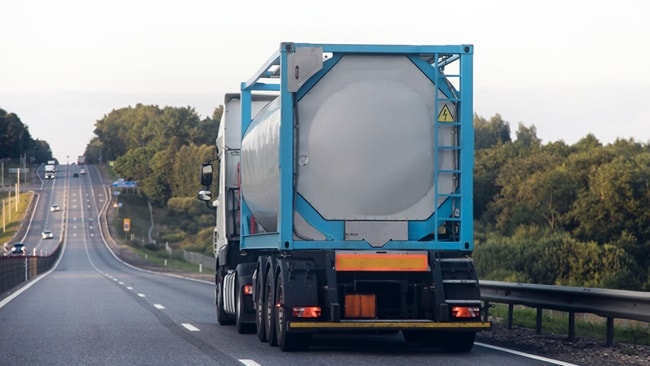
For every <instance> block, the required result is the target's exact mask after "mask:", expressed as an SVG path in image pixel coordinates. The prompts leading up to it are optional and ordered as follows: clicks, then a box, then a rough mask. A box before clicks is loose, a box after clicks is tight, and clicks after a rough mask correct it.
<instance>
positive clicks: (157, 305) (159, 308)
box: [153, 304, 165, 310]
mask: <svg viewBox="0 0 650 366" xmlns="http://www.w3.org/2000/svg"><path fill="white" fill-rule="evenodd" d="M153 307H155V308H156V309H158V310H164V309H165V307H164V306H162V305H160V304H153Z"/></svg>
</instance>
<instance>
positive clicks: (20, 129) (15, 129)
mask: <svg viewBox="0 0 650 366" xmlns="http://www.w3.org/2000/svg"><path fill="white" fill-rule="evenodd" d="M33 146H34V140H33V139H32V136H31V134H30V133H29V128H28V127H27V126H26V125H24V124H23V123H22V122H21V121H20V118H19V117H18V116H17V115H16V114H15V113H7V112H6V111H5V110H3V109H0V158H13V159H17V158H19V157H20V156H21V155H24V154H26V153H28V152H30V151H32V147H33Z"/></svg>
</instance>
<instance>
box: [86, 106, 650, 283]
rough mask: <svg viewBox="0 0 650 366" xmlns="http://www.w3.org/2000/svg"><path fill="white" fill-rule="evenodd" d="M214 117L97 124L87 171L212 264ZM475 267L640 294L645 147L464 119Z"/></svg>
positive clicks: (154, 110) (648, 241)
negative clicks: (100, 172) (127, 189)
mask: <svg viewBox="0 0 650 366" xmlns="http://www.w3.org/2000/svg"><path fill="white" fill-rule="evenodd" d="M222 113H223V106H219V107H218V108H216V109H215V111H214V113H213V115H212V116H211V117H208V118H204V119H200V118H199V116H198V115H197V114H196V112H195V111H194V109H193V108H191V107H183V108H176V107H164V108H159V107H158V106H151V105H142V104H138V105H136V106H135V107H127V108H121V109H117V110H113V111H111V112H110V113H109V114H107V115H105V116H104V118H102V119H101V120H98V121H97V122H96V124H95V135H96V136H95V137H94V138H93V139H92V140H91V141H90V143H89V144H88V146H87V148H86V152H85V155H86V158H87V160H88V161H89V162H99V161H113V162H114V170H115V172H117V173H118V174H119V175H120V176H122V177H124V178H127V179H133V180H136V181H137V182H138V186H139V188H140V190H141V192H142V194H144V195H146V197H147V198H148V199H149V200H150V201H151V202H152V203H153V204H155V205H157V206H159V207H164V208H165V209H166V210H167V211H168V212H169V216H170V217H172V218H173V220H170V223H169V225H170V227H171V228H169V229H168V232H167V233H163V235H167V238H170V239H175V240H178V241H182V242H183V243H184V245H185V246H186V247H187V246H189V247H191V249H194V250H197V251H201V252H204V253H208V254H209V253H210V252H211V249H212V248H211V245H212V239H211V237H212V229H213V226H214V212H213V211H211V210H206V209H205V206H204V205H203V204H202V203H200V202H198V201H197V200H196V198H195V195H196V191H197V189H198V188H199V187H198V171H199V167H200V164H201V163H202V162H204V161H206V160H208V159H211V158H214V156H215V147H214V142H215V139H216V136H217V130H218V125H219V120H220V117H221V114H222ZM474 127H475V147H476V151H475V171H474V218H475V244H476V245H475V252H474V257H475V262H476V266H477V270H478V272H479V276H480V278H483V279H493V280H506V281H515V282H529V283H539V284H555V285H571V286H589V287H608V288H623V289H634V290H650V275H649V273H648V272H649V271H648V267H649V266H650V211H649V210H648V209H647V208H648V207H650V147H649V146H648V145H647V144H644V143H639V142H636V141H634V140H632V139H628V140H624V139H619V140H616V141H615V142H614V143H611V144H607V145H603V144H602V143H601V142H599V141H598V139H597V138H596V137H595V136H593V135H591V134H589V135H587V136H585V137H584V138H583V139H581V140H580V141H578V142H577V143H575V144H573V145H567V144H566V143H564V142H563V141H556V142H549V143H545V144H543V143H542V141H541V139H540V138H539V137H537V131H536V128H535V126H529V127H527V126H525V125H523V124H521V123H520V124H519V125H518V129H517V131H515V133H514V138H511V131H510V124H509V123H508V122H507V121H504V120H503V119H502V118H501V116H500V115H498V114H497V115H495V116H494V117H492V118H491V119H489V120H488V119H485V118H483V117H481V116H478V115H475V116H474Z"/></svg>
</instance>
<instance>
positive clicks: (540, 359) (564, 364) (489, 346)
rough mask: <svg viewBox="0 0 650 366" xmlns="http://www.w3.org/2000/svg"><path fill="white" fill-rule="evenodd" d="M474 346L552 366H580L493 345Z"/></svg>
mask: <svg viewBox="0 0 650 366" xmlns="http://www.w3.org/2000/svg"><path fill="white" fill-rule="evenodd" d="M474 344H475V345H477V346H481V347H484V348H490V349H493V350H496V351H501V352H506V353H510V354H513V355H517V356H521V357H526V358H530V359H532V360H537V361H542V362H548V363H549V364H551V365H559V366H578V365H576V364H574V363H570V362H564V361H558V360H554V359H552V358H546V357H542V356H537V355H531V354H530V353H525V352H519V351H515V350H512V349H508V348H502V347H497V346H492V345H489V344H485V343H479V342H474Z"/></svg>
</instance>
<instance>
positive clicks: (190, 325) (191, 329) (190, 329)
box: [181, 323, 200, 332]
mask: <svg viewBox="0 0 650 366" xmlns="http://www.w3.org/2000/svg"><path fill="white" fill-rule="evenodd" d="M181 325H182V326H183V327H185V329H187V330H189V331H190V332H198V331H199V330H200V329H199V328H197V327H195V326H193V325H192V324H190V323H181Z"/></svg>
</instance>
